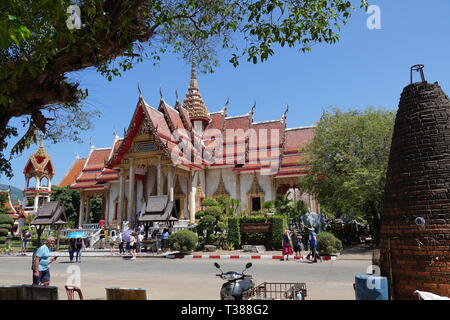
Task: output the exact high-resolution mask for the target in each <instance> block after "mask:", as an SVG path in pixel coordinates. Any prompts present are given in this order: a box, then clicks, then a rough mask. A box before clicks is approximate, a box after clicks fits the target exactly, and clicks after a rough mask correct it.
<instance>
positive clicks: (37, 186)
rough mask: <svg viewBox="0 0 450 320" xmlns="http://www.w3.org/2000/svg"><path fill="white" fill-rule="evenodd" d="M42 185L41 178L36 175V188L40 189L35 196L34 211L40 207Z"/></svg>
mask: <svg viewBox="0 0 450 320" xmlns="http://www.w3.org/2000/svg"><path fill="white" fill-rule="evenodd" d="M40 186H41V178H40V177H36V190H38V193H37V194H36V195H35V196H34V207H33V210H34V212H37V209H38V207H39V188H40Z"/></svg>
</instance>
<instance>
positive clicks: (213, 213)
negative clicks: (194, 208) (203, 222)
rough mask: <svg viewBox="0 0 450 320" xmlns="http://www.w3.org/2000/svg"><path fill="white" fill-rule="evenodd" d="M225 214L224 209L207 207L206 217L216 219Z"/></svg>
mask: <svg viewBox="0 0 450 320" xmlns="http://www.w3.org/2000/svg"><path fill="white" fill-rule="evenodd" d="M222 214H223V209H222V208H221V207H217V206H216V207H207V208H205V215H207V216H214V217H216V218H218V217H220V216H221V215H222Z"/></svg>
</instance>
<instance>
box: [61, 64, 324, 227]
mask: <svg viewBox="0 0 450 320" xmlns="http://www.w3.org/2000/svg"><path fill="white" fill-rule="evenodd" d="M228 109H229V106H228V102H227V103H226V104H225V106H223V107H222V109H221V110H219V111H216V112H210V111H209V110H208V107H207V106H206V104H205V102H204V100H203V98H202V95H201V93H200V89H199V85H198V80H197V75H196V68H195V64H193V66H192V70H191V77H190V80H189V86H188V90H187V93H186V96H185V99H184V100H183V102H180V101H179V100H178V96H177V99H176V102H175V105H174V106H170V105H169V104H168V103H167V102H166V101H165V100H164V98H163V96H162V93H161V98H160V102H159V105H158V106H157V107H156V108H155V107H152V106H150V105H149V104H148V103H147V102H146V101H145V99H144V97H143V96H142V93H141V92H140V90H139V96H138V99H137V103H136V107H135V109H134V112H133V114H132V115H131V120H130V124H129V126H128V129H127V130H126V131H125V132H124V136H123V137H119V136H117V135H115V138H114V141H113V142H112V145H111V147H109V148H95V147H94V146H91V150H90V152H89V155H88V156H87V157H86V159H80V158H77V159H76V161H75V163H74V164H73V165H72V167H71V169H70V170H69V171H68V173H67V174H66V176H65V177H64V179H63V180H62V181H63V182H64V184H65V185H68V186H70V188H73V189H77V190H80V192H81V203H82V205H81V206H80V218H79V225H82V224H83V223H88V222H90V218H89V212H90V208H89V206H90V199H91V198H92V197H94V196H101V197H102V198H103V218H104V219H105V221H106V224H107V225H108V226H122V223H123V222H125V221H127V222H128V223H129V224H130V225H136V224H137V223H139V222H140V221H144V220H145V221H147V222H148V221H149V220H148V219H149V218H148V217H156V216H164V217H165V218H164V219H166V220H169V219H172V218H175V220H177V219H178V220H181V221H185V222H186V223H194V222H195V212H196V211H197V210H199V208H200V204H201V202H202V200H203V199H205V198H206V197H214V198H217V197H220V196H225V197H229V198H232V199H238V200H240V206H239V208H238V209H239V211H246V212H254V211H259V210H261V209H262V205H263V203H264V202H265V201H269V200H275V198H276V197H277V196H278V195H282V194H285V193H286V192H287V191H288V190H290V189H293V188H294V189H295V188H297V183H298V179H299V177H300V176H301V175H304V174H306V173H307V167H306V166H305V165H302V164H301V159H302V152H301V151H300V149H301V147H302V146H304V145H305V144H306V143H307V142H308V141H310V140H311V139H312V138H313V135H314V126H310V127H299V128H287V124H286V123H287V111H288V110H287V108H286V110H285V111H284V113H281V112H280V113H281V114H280V118H279V119H276V120H271V121H263V122H255V121H254V114H255V112H256V103H255V105H254V106H253V107H251V108H249V109H250V110H249V111H248V112H247V113H245V114H242V115H237V116H230V115H229V114H228ZM162 196H166V197H162ZM164 199H166V200H164ZM302 200H304V201H305V202H306V204H307V205H308V206H309V207H310V208H311V210H312V211H315V212H320V207H319V205H318V203H317V201H316V200H315V199H314V197H313V196H308V195H303V198H302ZM164 201H166V203H163V202H164ZM156 207H158V208H159V209H158V210H156V209H154V208H156ZM152 208H153V209H152ZM168 208H169V209H168ZM155 210H156V211H158V212H159V213H158V215H156V214H152V212H154V211H155ZM168 211H171V212H168ZM144 217H145V218H144ZM142 219H144V220H142ZM155 221H156V220H155Z"/></svg>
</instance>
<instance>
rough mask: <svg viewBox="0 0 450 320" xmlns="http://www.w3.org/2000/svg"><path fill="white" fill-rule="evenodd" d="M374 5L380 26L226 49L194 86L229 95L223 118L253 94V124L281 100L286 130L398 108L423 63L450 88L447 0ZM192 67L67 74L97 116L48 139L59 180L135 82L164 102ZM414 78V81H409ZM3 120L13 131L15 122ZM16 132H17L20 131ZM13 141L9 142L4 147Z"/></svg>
mask: <svg viewBox="0 0 450 320" xmlns="http://www.w3.org/2000/svg"><path fill="white" fill-rule="evenodd" d="M370 3H371V4H374V5H378V6H379V7H380V8H381V27H382V29H381V30H369V29H368V28H367V25H366V21H367V19H368V18H369V15H368V14H367V13H365V12H363V11H361V10H358V11H357V12H355V13H354V15H353V17H352V19H351V21H350V23H349V24H348V25H347V26H345V27H344V28H343V29H342V32H341V41H340V42H339V43H337V44H335V45H316V46H314V47H313V50H312V52H310V53H301V52H298V50H296V49H287V48H283V49H281V50H278V51H277V52H276V54H275V55H274V56H273V57H272V58H270V59H269V60H268V61H266V62H264V63H262V64H261V63H259V64H257V65H254V64H252V63H247V62H242V63H241V65H240V66H239V67H238V68H234V67H233V66H232V65H231V64H229V63H228V58H229V53H228V54H227V53H223V54H222V55H221V57H220V60H221V65H220V67H219V68H217V69H216V72H215V73H213V74H206V75H205V74H199V75H198V79H199V86H200V91H201V93H202V95H203V98H204V101H205V103H206V105H207V107H208V108H209V111H218V110H219V109H221V108H222V107H223V105H224V103H225V101H226V100H227V98H228V97H229V98H230V106H229V114H230V115H238V114H243V113H247V112H248V111H249V110H250V108H251V107H252V105H253V101H254V100H256V103H257V106H256V112H255V120H256V121H264V120H272V119H278V118H280V117H281V115H282V113H283V111H284V109H285V105H286V103H288V104H289V106H290V107H289V113H288V118H287V119H288V127H297V126H309V125H312V124H314V123H315V122H316V121H317V120H318V119H319V118H320V115H321V113H322V110H323V109H324V108H326V107H328V106H331V105H333V106H336V107H339V108H341V109H344V110H346V109H349V108H351V109H364V108H366V107H367V106H375V107H384V108H387V109H392V110H396V109H397V106H398V102H399V99H400V93H401V91H402V89H403V88H404V87H405V86H406V85H408V84H409V68H410V66H412V65H414V64H418V63H422V64H424V65H425V76H426V79H427V80H428V81H429V82H434V81H438V82H439V83H440V85H441V86H442V88H443V89H444V91H446V92H447V93H450V73H449V71H450V59H449V58H450V39H449V36H448V35H449V31H450V2H449V1H448V0H429V1H423V0H395V1H392V0H372V1H370ZM189 74H190V66H189V65H187V64H186V63H184V62H183V61H182V60H180V59H179V58H177V57H176V56H172V55H166V56H163V57H162V60H161V63H160V65H159V66H156V67H155V66H153V65H152V63H151V62H144V63H142V64H139V65H137V66H136V67H135V68H134V69H133V70H131V71H128V72H126V73H125V74H123V76H122V77H120V78H116V79H114V80H113V81H112V82H108V81H107V80H106V79H105V78H103V77H102V76H101V75H99V74H97V73H96V72H95V71H93V70H85V71H82V72H77V73H76V74H74V75H72V77H73V78H74V79H76V80H78V81H79V82H80V83H81V87H82V88H88V89H89V98H88V100H87V102H88V104H89V105H90V106H92V107H94V108H96V109H97V110H99V111H101V112H102V115H101V117H100V118H98V119H95V121H94V128H93V129H92V130H89V131H86V132H84V133H83V135H82V138H83V139H84V143H81V144H79V143H69V142H61V143H59V144H56V145H52V144H50V142H47V143H46V148H47V151H48V152H49V153H50V155H51V156H52V160H53V164H54V167H55V171H56V175H55V177H54V179H53V183H59V182H60V181H61V179H62V178H63V177H64V175H65V173H66V172H67V170H68V169H69V167H70V166H71V165H72V163H73V162H74V160H75V152H78V153H79V154H80V156H82V157H85V156H87V154H88V152H89V148H90V145H89V141H92V143H93V145H94V146H95V147H97V148H103V147H110V146H111V145H112V142H113V138H114V137H113V131H114V130H116V132H117V133H118V134H119V135H120V136H123V129H124V128H127V127H128V124H129V121H130V119H131V116H132V113H133V111H134V108H135V106H136V103H137V98H138V92H137V82H138V80H139V81H140V86H141V90H142V92H143V96H144V98H145V100H146V101H147V102H148V103H149V104H150V105H151V106H153V107H157V106H158V103H159V88H160V87H162V89H163V93H164V98H165V100H166V102H167V103H169V104H170V105H174V102H175V90H176V89H177V90H178V92H179V96H180V100H181V99H182V98H184V95H185V93H186V91H187V86H188V80H189ZM416 79H418V78H416ZM11 125H14V126H18V127H21V123H20V119H17V120H15V121H13V122H11ZM21 132H22V131H21ZM11 146H12V145H11ZM36 149H37V146H32V147H31V149H29V150H27V151H25V152H24V153H23V154H22V155H21V156H20V157H18V158H16V159H14V160H13V161H12V166H13V170H14V174H15V175H14V177H13V178H12V179H11V180H8V179H7V178H5V177H4V176H2V177H0V183H2V184H11V185H13V186H16V187H19V188H24V186H25V185H24V184H25V182H24V180H25V179H24V177H23V174H22V171H23V168H24V166H25V164H26V162H27V159H28V157H29V155H30V154H32V153H34V152H35V150H36Z"/></svg>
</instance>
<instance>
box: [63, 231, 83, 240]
mask: <svg viewBox="0 0 450 320" xmlns="http://www.w3.org/2000/svg"><path fill="white" fill-rule="evenodd" d="M67 237H68V238H75V239H76V238H86V235H85V234H84V232H81V231H75V232H72V233H69V235H68V236H67Z"/></svg>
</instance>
